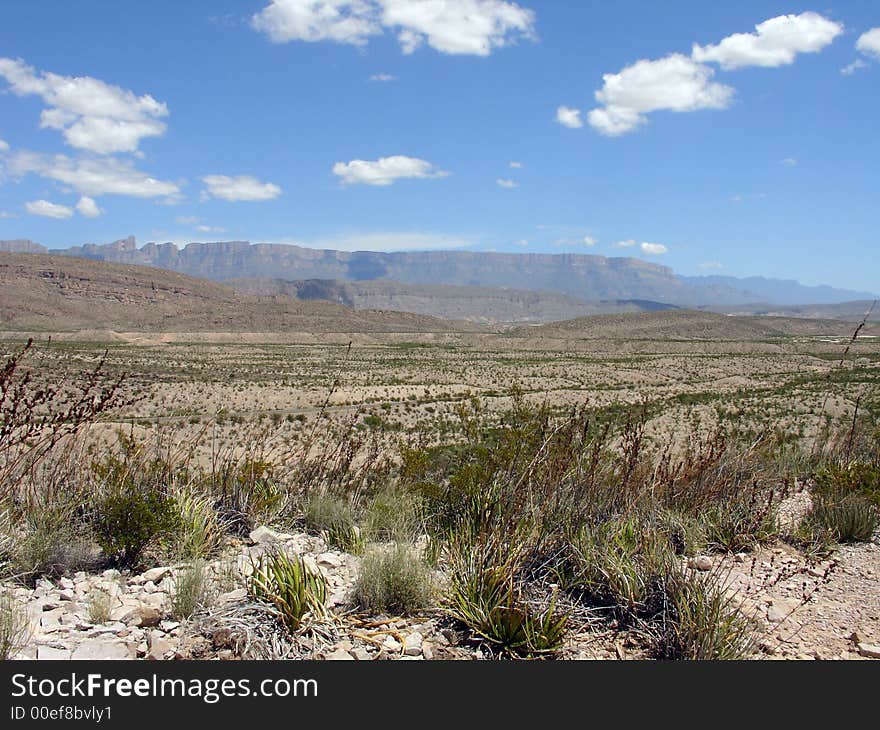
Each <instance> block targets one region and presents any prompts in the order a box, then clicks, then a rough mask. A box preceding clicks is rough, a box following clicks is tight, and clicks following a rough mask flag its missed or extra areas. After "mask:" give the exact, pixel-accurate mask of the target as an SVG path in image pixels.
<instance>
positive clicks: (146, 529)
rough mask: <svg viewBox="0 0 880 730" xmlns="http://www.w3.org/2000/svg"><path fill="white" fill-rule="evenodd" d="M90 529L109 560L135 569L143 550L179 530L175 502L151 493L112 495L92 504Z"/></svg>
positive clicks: (144, 491)
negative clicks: (93, 505) (91, 528)
mask: <svg viewBox="0 0 880 730" xmlns="http://www.w3.org/2000/svg"><path fill="white" fill-rule="evenodd" d="M92 527H93V529H94V533H95V537H96V539H97V541H98V544H99V545H100V546H101V548H102V549H103V551H104V553H105V555H106V556H107V558H108V560H109V561H110V562H111V563H112V564H114V565H119V566H123V567H133V566H136V565H138V562H139V561H140V558H141V555H142V554H143V552H144V550H145V549H146V548H147V547H148V546H150V545H153V544H156V542H157V541H158V540H159V539H161V538H166V539H167V538H169V537H170V536H171V535H173V534H174V533H175V532H176V530H177V529H178V527H179V521H178V515H177V512H176V510H175V506H174V502H173V501H172V500H171V499H170V498H169V497H167V496H166V495H165V494H163V493H162V492H160V491H158V490H153V489H131V490H119V491H111V492H110V493H107V494H105V495H103V496H102V497H100V498H99V499H98V501H97V502H96V504H95V508H94V516H93V519H92Z"/></svg>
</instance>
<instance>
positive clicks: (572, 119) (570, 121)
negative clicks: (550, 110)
mask: <svg viewBox="0 0 880 730" xmlns="http://www.w3.org/2000/svg"><path fill="white" fill-rule="evenodd" d="M556 121H557V122H559V124H561V125H562V126H563V127H568V128H569V129H580V128H581V127H583V126H584V123H583V121H582V120H581V110H580V109H572V108H571V107H567V106H560V107H559V108H557V109H556Z"/></svg>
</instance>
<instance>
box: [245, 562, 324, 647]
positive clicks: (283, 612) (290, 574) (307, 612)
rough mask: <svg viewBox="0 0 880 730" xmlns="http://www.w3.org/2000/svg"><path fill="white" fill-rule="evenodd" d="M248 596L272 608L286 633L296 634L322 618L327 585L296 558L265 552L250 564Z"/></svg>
mask: <svg viewBox="0 0 880 730" xmlns="http://www.w3.org/2000/svg"><path fill="white" fill-rule="evenodd" d="M248 592H249V593H250V595H251V596H252V597H254V598H256V599H257V600H260V601H264V602H266V603H268V604H270V605H271V606H273V607H274V608H275V610H276V612H277V614H278V618H279V620H280V621H281V623H282V624H283V625H284V626H285V627H286V628H287V630H288V631H291V632H296V631H299V630H300V629H301V628H302V627H303V626H304V624H305V623H306V622H308V621H309V620H321V619H322V618H323V617H324V616H325V614H326V603H327V582H326V581H325V579H324V576H323V575H321V573H320V571H319V570H317V568H313V567H311V566H309V565H307V564H306V562H305V559H304V558H302V557H300V556H293V557H291V556H289V555H287V554H286V553H284V552H280V551H276V552H269V553H266V554H265V555H263V556H261V557H260V559H259V560H258V561H257V562H256V563H255V564H254V566H253V572H252V573H251V575H250V577H249V579H248Z"/></svg>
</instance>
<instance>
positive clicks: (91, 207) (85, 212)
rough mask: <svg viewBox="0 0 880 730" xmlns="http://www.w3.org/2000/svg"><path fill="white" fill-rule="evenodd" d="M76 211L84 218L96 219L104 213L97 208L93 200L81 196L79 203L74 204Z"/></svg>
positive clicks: (86, 196)
mask: <svg viewBox="0 0 880 730" xmlns="http://www.w3.org/2000/svg"><path fill="white" fill-rule="evenodd" d="M76 209H77V211H78V212H79V214H80V215H81V216H83V217H85V218H97V217H98V216H100V215H103V213H104V211H103V210H101V208H99V207H98V204H97V203H96V202H95V201H94V199H92V198H90V197H89V196H88V195H83V196H82V197H81V198H80V199H79V202H78V203H77V204H76Z"/></svg>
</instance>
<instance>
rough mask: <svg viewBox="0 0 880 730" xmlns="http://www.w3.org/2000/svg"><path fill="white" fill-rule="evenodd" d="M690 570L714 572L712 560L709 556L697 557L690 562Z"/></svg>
mask: <svg viewBox="0 0 880 730" xmlns="http://www.w3.org/2000/svg"><path fill="white" fill-rule="evenodd" d="M688 568H693V569H695V570H702V571H706V570H712V558H710V557H709V556H708V555H697V556H696V557H694V558H691V559H690V560H688Z"/></svg>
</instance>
